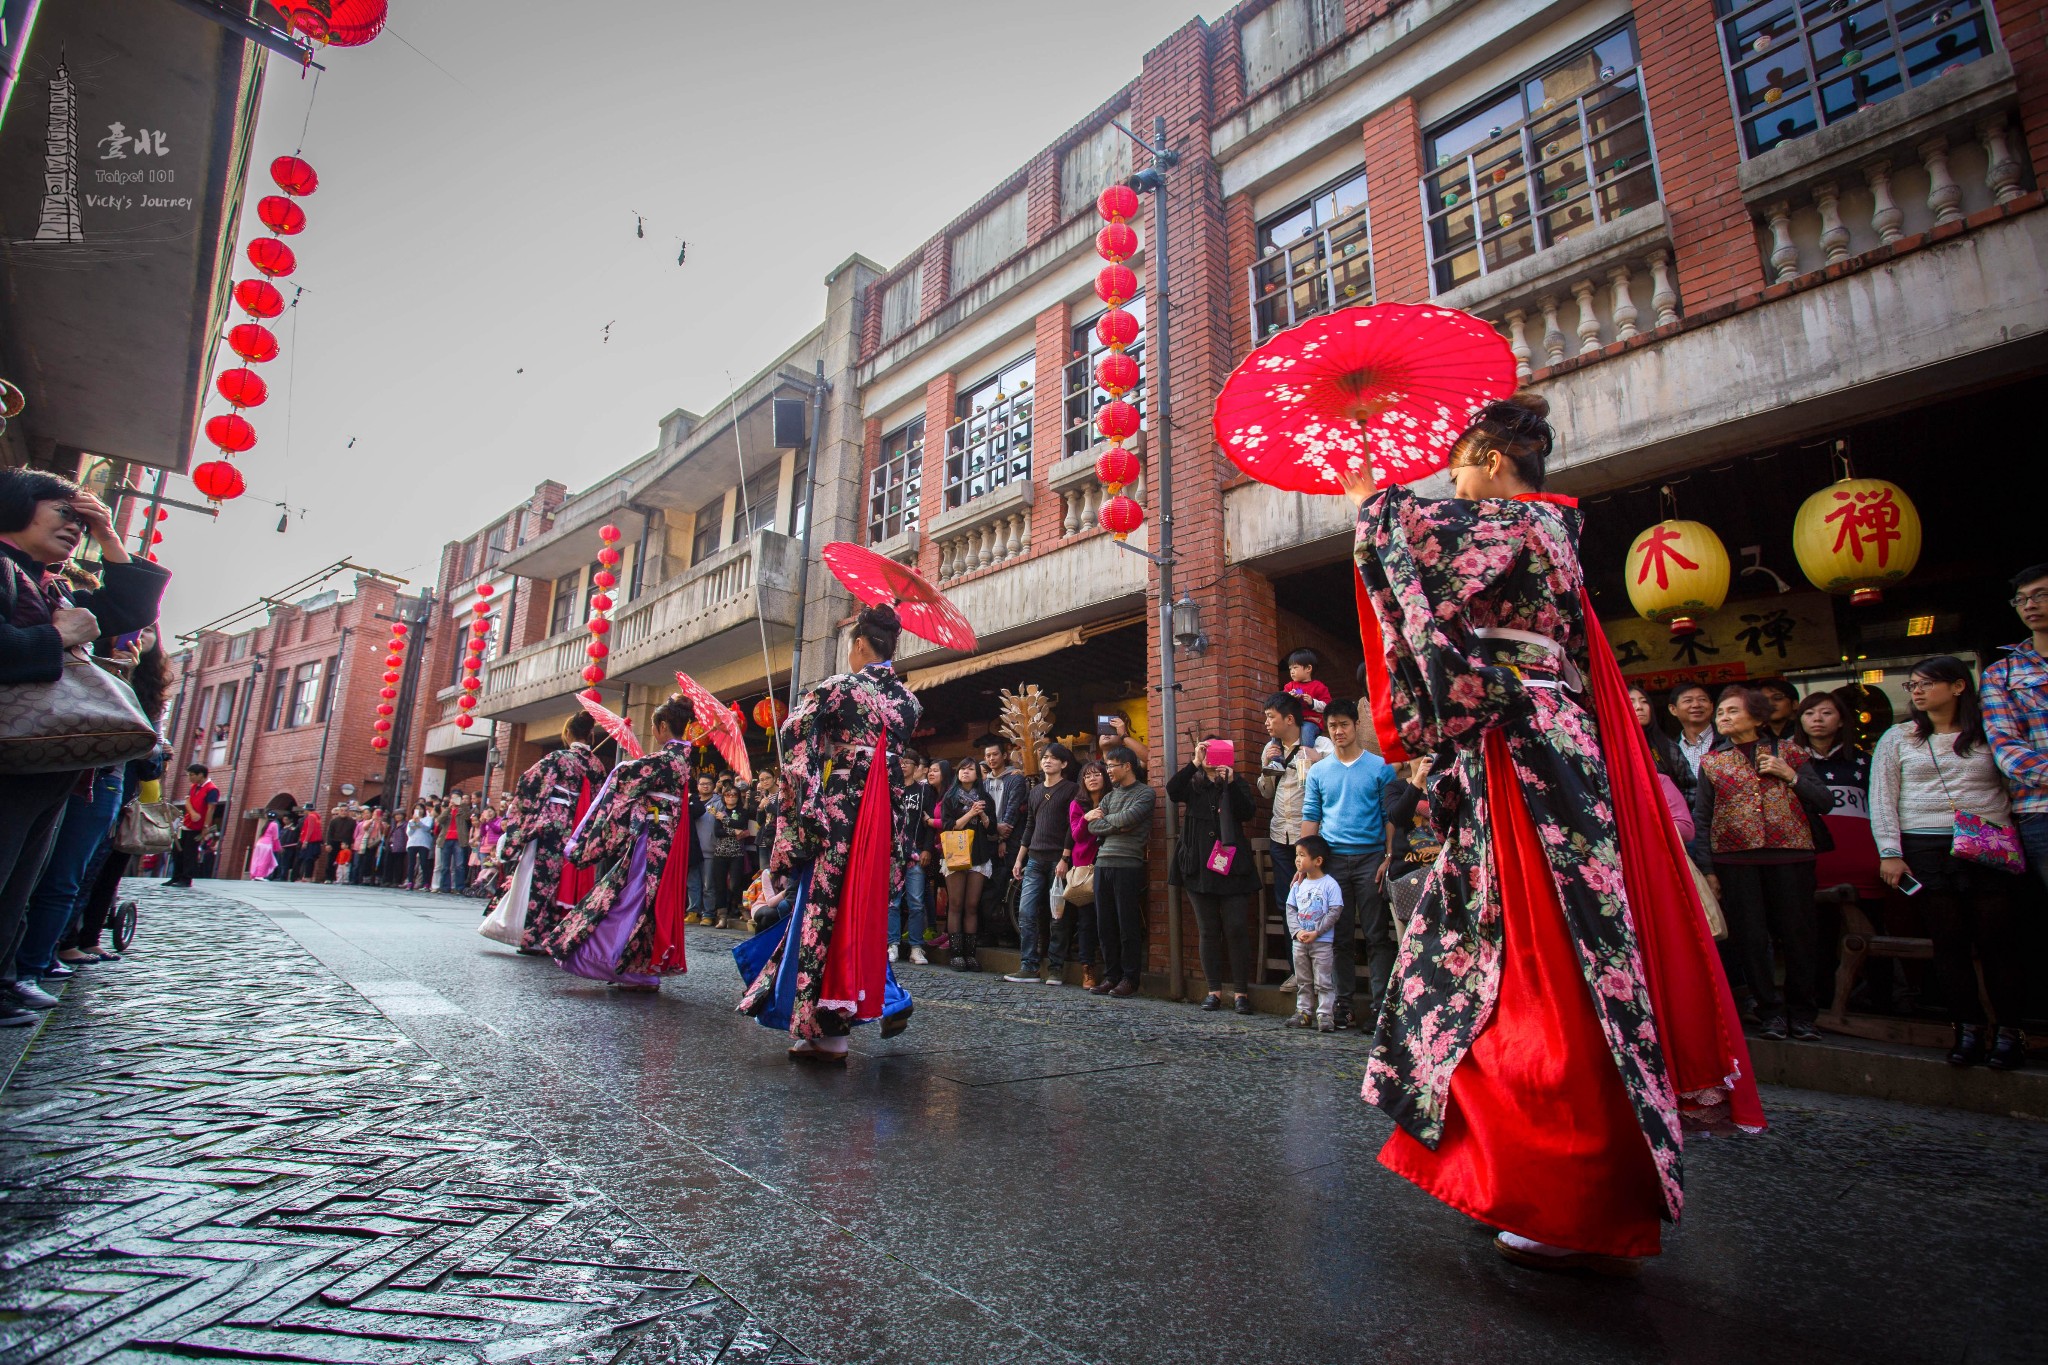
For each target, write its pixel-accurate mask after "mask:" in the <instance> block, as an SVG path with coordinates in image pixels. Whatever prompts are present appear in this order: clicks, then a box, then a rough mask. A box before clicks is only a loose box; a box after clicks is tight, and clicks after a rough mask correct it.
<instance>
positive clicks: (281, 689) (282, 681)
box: [263, 668, 292, 730]
mask: <svg viewBox="0 0 2048 1365" xmlns="http://www.w3.org/2000/svg"><path fill="white" fill-rule="evenodd" d="M270 682H271V687H270V706H269V707H268V712H267V714H266V716H265V717H264V719H265V721H266V724H265V725H264V727H263V728H264V729H265V730H285V729H290V728H291V727H290V726H289V725H287V724H286V718H287V716H288V715H289V713H290V703H289V698H290V697H291V695H292V687H291V682H292V678H291V674H290V673H289V672H287V671H285V670H284V669H282V668H280V669H278V670H277V671H276V672H275V673H273V674H271V675H270Z"/></svg>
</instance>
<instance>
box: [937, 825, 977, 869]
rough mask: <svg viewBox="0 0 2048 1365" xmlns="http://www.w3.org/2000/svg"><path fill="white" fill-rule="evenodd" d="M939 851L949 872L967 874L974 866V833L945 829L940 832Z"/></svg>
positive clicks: (967, 830)
mask: <svg viewBox="0 0 2048 1365" xmlns="http://www.w3.org/2000/svg"><path fill="white" fill-rule="evenodd" d="M939 851H940V854H941V856H942V857H943V859H944V861H945V864H946V871H948V872H966V871H968V870H969V869H970V868H972V867H973V866H974V831H973V830H971V829H944V830H940V831H939Z"/></svg>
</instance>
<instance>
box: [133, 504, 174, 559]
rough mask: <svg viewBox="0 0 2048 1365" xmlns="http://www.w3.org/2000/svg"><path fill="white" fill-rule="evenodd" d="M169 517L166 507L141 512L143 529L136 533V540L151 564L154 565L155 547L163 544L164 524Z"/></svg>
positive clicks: (168, 510)
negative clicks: (140, 544)
mask: <svg viewBox="0 0 2048 1365" xmlns="http://www.w3.org/2000/svg"><path fill="white" fill-rule="evenodd" d="M170 515H171V511H170V509H169V508H168V507H158V508H155V509H153V510H150V509H145V510H144V511H143V514H142V517H143V529H142V530H141V531H140V532H138V533H137V535H136V539H137V540H139V541H141V542H142V552H143V554H144V555H145V556H146V557H147V558H148V559H149V562H150V563H152V564H154V563H156V547H157V546H159V545H161V544H163V543H164V522H165V521H167V520H169V519H170Z"/></svg>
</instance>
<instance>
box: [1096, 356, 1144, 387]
mask: <svg viewBox="0 0 2048 1365" xmlns="http://www.w3.org/2000/svg"><path fill="white" fill-rule="evenodd" d="M1095 382H1096V383H1098V384H1100V385H1101V386H1102V387H1103V388H1105V389H1108V390H1109V396H1110V397H1112V398H1121V397H1123V396H1124V395H1125V394H1127V393H1129V392H1130V391H1131V390H1132V389H1135V388H1137V387H1138V362H1137V360H1136V359H1135V358H1133V357H1131V356H1127V355H1125V354H1124V353H1123V352H1122V351H1111V352H1110V353H1109V354H1108V355H1106V356H1104V357H1102V359H1100V360H1098V361H1096V362H1095Z"/></svg>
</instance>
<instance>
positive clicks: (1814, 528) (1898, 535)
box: [1792, 479, 1920, 606]
mask: <svg viewBox="0 0 2048 1365" xmlns="http://www.w3.org/2000/svg"><path fill="white" fill-rule="evenodd" d="M1792 553H1793V554H1794V555H1796V556H1798V559H1799V567H1800V568H1801V569H1802V570H1804V571H1805V573H1806V576H1807V577H1808V578H1810V579H1812V580H1813V585H1814V586H1815V587H1816V588H1821V589H1824V590H1825V591H1828V592H1845V593H1848V594H1849V600H1850V601H1851V602H1854V603H1856V604H1858V605H1859V606H1860V605H1862V604H1863V603H1866V602H1876V601H1879V600H1881V599H1882V598H1883V596H1884V594H1883V589H1885V588H1888V587H1890V586H1891V585H1892V584H1894V583H1897V582H1899V581H1900V580H1902V579H1904V578H1905V576H1906V575H1907V574H1909V573H1911V572H1912V571H1913V566H1914V565H1915V564H1916V563H1918V562H1919V560H1920V512H1919V509H1918V508H1916V507H1914V506H1913V500H1912V499H1911V498H1909V497H1907V496H1906V490H1904V489H1903V488H1900V487H1899V486H1898V485H1897V484H1895V483H1889V482H1887V481H1885V480H1884V479H1841V480H1838V481H1836V482H1834V483H1831V484H1829V485H1828V486H1827V487H1826V488H1823V489H1821V490H1820V491H1819V492H1818V493H1815V494H1814V495H1813V496H1812V497H1810V498H1808V499H1807V500H1806V501H1805V503H1804V504H1802V505H1801V506H1800V508H1799V515H1798V516H1796V517H1794V518H1793V520H1792Z"/></svg>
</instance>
